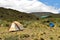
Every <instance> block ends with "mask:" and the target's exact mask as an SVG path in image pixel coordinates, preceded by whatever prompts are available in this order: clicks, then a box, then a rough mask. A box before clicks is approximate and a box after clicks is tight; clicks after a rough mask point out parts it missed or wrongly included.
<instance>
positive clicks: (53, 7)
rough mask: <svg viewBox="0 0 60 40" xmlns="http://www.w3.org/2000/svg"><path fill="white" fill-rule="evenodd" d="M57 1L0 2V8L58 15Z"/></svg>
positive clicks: (1, 0) (10, 0) (14, 0)
mask: <svg viewBox="0 0 60 40" xmlns="http://www.w3.org/2000/svg"><path fill="white" fill-rule="evenodd" d="M59 4H60V3H59V0H0V7H4V8H10V9H14V10H17V11H21V12H27V13H30V12H52V13H55V14H58V13H60V5H59Z"/></svg>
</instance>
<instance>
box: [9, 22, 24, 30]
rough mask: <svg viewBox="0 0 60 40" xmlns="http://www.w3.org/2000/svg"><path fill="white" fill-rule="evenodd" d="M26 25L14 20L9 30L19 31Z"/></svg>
mask: <svg viewBox="0 0 60 40" xmlns="http://www.w3.org/2000/svg"><path fill="white" fill-rule="evenodd" d="M23 29H24V27H23V25H22V24H20V23H19V22H17V21H14V22H13V23H12V24H11V27H10V29H9V31H19V30H23Z"/></svg>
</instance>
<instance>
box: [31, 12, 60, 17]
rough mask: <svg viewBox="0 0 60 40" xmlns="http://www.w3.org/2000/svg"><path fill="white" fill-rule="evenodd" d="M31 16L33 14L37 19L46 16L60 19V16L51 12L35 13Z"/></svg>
mask: <svg viewBox="0 0 60 40" xmlns="http://www.w3.org/2000/svg"><path fill="white" fill-rule="evenodd" d="M31 14H33V15H35V16H37V17H41V16H45V15H49V16H52V18H59V17H60V14H54V13H51V12H33V13H31Z"/></svg>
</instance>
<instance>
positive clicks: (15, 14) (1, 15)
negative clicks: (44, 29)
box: [0, 8, 36, 21]
mask: <svg viewBox="0 0 60 40" xmlns="http://www.w3.org/2000/svg"><path fill="white" fill-rule="evenodd" d="M0 19H2V20H8V21H9V20H10V21H13V20H36V16H34V15H31V14H27V13H24V12H19V11H16V10H12V9H5V8H0Z"/></svg>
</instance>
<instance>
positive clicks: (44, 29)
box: [0, 8, 60, 40]
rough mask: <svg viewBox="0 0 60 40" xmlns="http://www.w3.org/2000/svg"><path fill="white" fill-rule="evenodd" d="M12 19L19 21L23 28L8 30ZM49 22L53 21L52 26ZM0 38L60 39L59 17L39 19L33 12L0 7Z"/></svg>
mask: <svg viewBox="0 0 60 40" xmlns="http://www.w3.org/2000/svg"><path fill="white" fill-rule="evenodd" d="M13 21H19V22H20V23H21V24H23V26H24V28H25V29H24V30H23V31H17V32H9V31H8V30H9V28H10V26H11V23H12V22H13ZM50 22H54V24H55V26H54V27H53V28H51V27H50V26H49V23H50ZM0 40H60V18H52V17H50V18H44V19H41V18H39V17H37V16H36V15H33V14H27V13H24V12H18V11H16V10H12V9H5V8H0Z"/></svg>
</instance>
